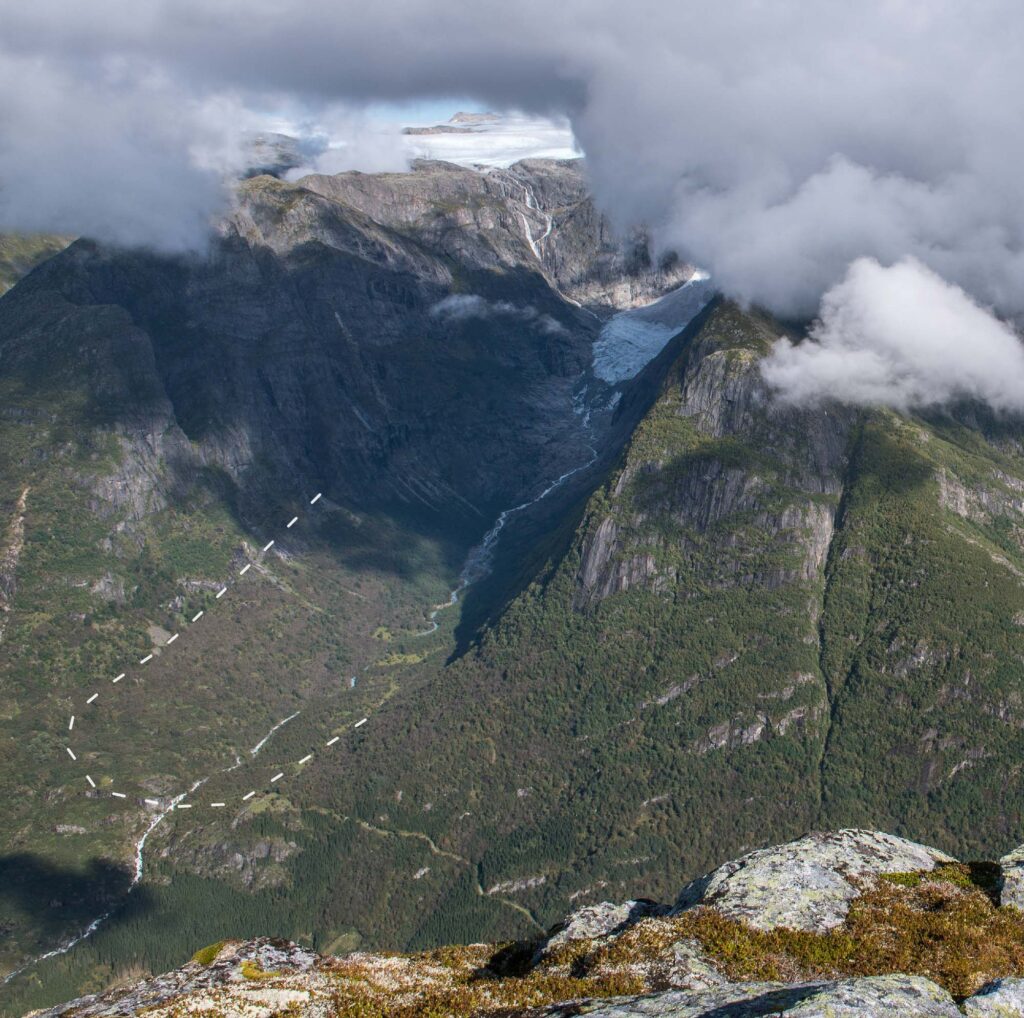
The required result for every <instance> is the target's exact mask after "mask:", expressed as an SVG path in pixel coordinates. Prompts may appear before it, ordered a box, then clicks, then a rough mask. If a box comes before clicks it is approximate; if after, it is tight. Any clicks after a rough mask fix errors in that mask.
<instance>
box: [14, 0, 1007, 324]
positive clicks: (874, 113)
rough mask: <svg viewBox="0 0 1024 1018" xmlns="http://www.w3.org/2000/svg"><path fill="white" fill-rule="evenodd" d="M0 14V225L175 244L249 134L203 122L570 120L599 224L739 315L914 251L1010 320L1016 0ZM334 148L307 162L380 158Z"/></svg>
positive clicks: (260, 4)
mask: <svg viewBox="0 0 1024 1018" xmlns="http://www.w3.org/2000/svg"><path fill="white" fill-rule="evenodd" d="M4 8H5V9H4V13H3V25H4V31H3V34H2V37H0V82H2V86H3V89H4V91H3V96H4V102H3V105H2V109H0V136H2V138H3V147H2V152H0V180H2V181H3V186H4V188H5V192H4V193H5V194H6V195H7V198H6V199H5V200H4V201H3V204H2V206H0V226H7V227H8V228H10V227H11V226H17V227H20V228H29V227H30V226H33V225H34V226H37V227H40V228H42V227H45V228H47V229H61V230H64V231H70V232H100V231H102V232H103V233H104V235H107V236H112V237H118V238H121V239H124V240H128V241H134V240H138V239H139V238H143V239H144V238H145V237H146V236H147V234H148V235H150V237H151V239H152V240H153V241H154V242H155V243H159V244H161V245H163V246H174V245H175V244H181V243H183V242H184V241H185V239H187V238H188V237H190V236H194V234H195V231H196V229H197V227H196V224H197V223H198V224H202V223H204V222H205V221H206V220H207V219H208V218H209V216H210V215H211V214H213V213H214V212H216V210H217V208H218V207H223V202H224V201H225V200H226V198H225V195H224V193H223V188H222V187H221V184H220V178H219V177H218V175H217V173H216V172H215V171H214V169H213V168H211V166H210V160H209V159H208V158H205V159H204V158H200V157H198V156H197V152H199V153H201V152H209V151H211V150H213V151H216V150H218V147H219V148H220V149H221V150H224V149H226V150H227V151H228V152H231V151H232V150H233V149H234V148H235V144H234V141H233V140H232V136H233V132H234V131H235V127H236V122H237V121H238V120H240V119H243V118H241V117H239V118H235V120H228V121H223V120H222V121H221V122H220V123H219V127H218V126H217V124H216V123H215V121H216V117H213V118H211V117H210V116H209V114H208V113H207V116H206V118H205V119H204V116H203V111H204V110H205V111H209V110H210V109H211V108H213V109H216V108H218V107H220V106H222V105H224V104H225V103H226V104H227V105H232V104H233V105H234V106H235V107H236V108H237V109H238V110H240V111H242V112H244V113H245V114H246V115H247V116H249V117H255V118H257V119H258V118H259V116H261V115H262V116H263V117H264V119H266V118H267V117H272V116H276V115H277V114H278V112H279V111H280V110H282V109H287V110H290V111H292V112H294V111H300V112H299V117H300V119H303V118H305V119H308V120H309V121H310V122H311V123H314V122H316V121H317V118H318V117H321V116H324V117H327V116H329V113H330V111H331V110H332V109H335V108H339V107H340V108H343V109H349V110H356V109H358V108H359V107H360V105H362V104H367V103H371V102H376V101H382V100H383V101H401V100H405V99H410V98H413V99H424V98H429V97H439V96H445V95H466V96H470V97H472V98H474V99H476V100H478V101H479V102H481V103H483V104H486V105H487V106H493V107H497V108H519V109H523V110H525V111H527V112H530V113H536V114H548V113H553V114H564V115H566V116H568V117H569V118H570V120H571V123H572V128H573V131H574V134H575V136H576V138H577V139H578V141H579V142H580V143H581V145H582V148H583V150H584V151H585V152H586V156H587V164H588V172H589V174H590V176H591V179H592V184H593V187H594V190H595V194H596V197H597V199H598V202H599V203H600V204H601V206H602V207H603V208H604V209H605V210H606V211H608V212H609V214H611V215H612V216H613V218H614V219H615V221H616V222H617V223H618V224H619V225H621V226H622V227H626V226H629V225H632V224H636V223H644V224H646V225H647V226H648V227H649V228H650V230H651V232H652V235H653V236H654V238H655V239H656V241H657V243H658V245H660V246H661V247H663V248H672V249H675V250H678V251H679V253H680V254H681V255H683V256H684V257H685V258H687V259H688V260H690V261H693V262H695V263H697V264H699V265H701V266H703V267H705V268H707V269H708V270H709V271H710V272H711V273H712V276H713V278H714V279H715V280H716V282H717V283H718V285H720V286H721V287H722V288H723V289H724V290H725V291H726V292H727V293H728V294H730V295H732V296H735V297H738V298H740V299H742V300H746V301H753V302H758V303H760V304H763V305H765V306H767V307H768V308H770V309H772V310H774V311H776V312H779V313H781V314H785V315H788V316H794V317H807V318H810V317H811V316H813V314H814V313H815V311H816V309H817V306H818V302H819V300H820V297H821V295H822V294H823V293H824V292H826V291H827V290H828V289H829V288H830V287H832V286H833V285H834V284H836V283H837V282H838V281H839V280H840V279H841V278H842V277H843V275H844V273H845V271H846V267H847V265H848V264H849V263H850V262H851V261H853V260H855V259H857V258H862V257H873V258H876V259H878V260H879V261H881V262H882V263H884V264H892V263H894V262H896V261H898V260H899V259H901V258H903V257H907V256H911V257H914V258H916V259H917V260H918V261H920V262H921V263H922V264H924V265H927V266H929V267H930V268H932V269H933V270H934V271H936V272H939V273H940V274H941V275H942V276H944V277H945V278H947V279H949V280H951V281H952V282H954V283H956V284H957V285H959V286H961V287H963V288H965V289H966V290H967V291H968V292H970V293H972V294H974V295H975V296H976V297H977V298H978V299H980V300H982V301H984V302H985V303H986V304H991V305H993V306H994V307H996V308H997V309H999V311H1000V312H1002V313H1008V314H1019V313H1024V175H1022V174H1021V173H1020V172H1019V167H1020V165H1021V164H1022V162H1024V118H1021V117H1020V116H1019V114H1018V111H1017V109H1016V104H1015V103H1014V102H1013V101H1012V98H1013V97H1014V96H1016V95H1019V94H1020V93H1021V92H1022V91H1024V62H1022V61H1021V60H1020V56H1019V54H1020V45H1019V39H1020V37H1021V34H1022V32H1024V7H1021V5H1020V4H1018V3H1015V2H1014V0H978V2H977V3H973V4H963V3H957V2H955V0H932V2H925V0H862V2H860V3H856V4H851V3H849V2H847V0H820V2H818V3H814V4H807V3H806V2H804V0H775V2H773V3H770V4H769V3H764V2H763V0H724V2H723V3H720V4H712V5H708V4H704V3H697V2H696V0H680V2H677V3H669V2H668V0H636V2H634V3H633V4H631V5H630V6H629V8H628V10H627V9H625V8H623V5H622V4H621V3H619V2H618V0H565V2H563V3H560V4H551V3H548V2H546V0H545V2H542V0H521V2H520V3H517V4H511V5H510V4H501V5H499V4H494V3H478V4H474V5H466V4H465V3H462V2H461V0H391V2H389V3H386V4H376V5H367V4H357V3H356V2H355V0H341V2H338V3H334V4H324V3H322V2H320V0H245V2H243V0H131V2H129V0H94V2H92V3H89V4H82V3H81V2H79V0H39V2H37V3H32V4H15V3H13V2H10V0H8V2H7V3H5V4H4ZM40 93H41V95H42V98H40ZM58 98H59V101H58ZM218 130H219V131H220V133H222V134H223V135H224V136H225V137H226V138H227V143H226V145H221V144H220V143H219V142H218V140H217V137H216V136H217V134H218ZM337 130H338V131H339V132H341V136H340V138H336V139H335V145H334V148H332V150H331V152H332V153H333V154H334V156H335V157H336V158H334V159H327V158H326V157H325V161H324V162H323V164H322V165H323V168H325V169H331V170H333V169H338V168H340V167H341V166H342V165H344V164H346V163H347V162H348V161H349V157H350V156H351V158H352V159H356V158H357V157H358V158H363V157H365V158H366V159H367V160H368V163H367V165H373V164H374V159H379V160H382V161H384V162H385V163H386V161H387V159H390V158H391V154H389V153H387V152H384V153H380V152H378V153H377V154H376V155H374V151H373V148H374V147H373V145H370V144H369V143H368V142H367V145H365V146H360V145H358V144H356V143H355V141H353V140H352V139H351V138H349V137H348V134H349V133H351V132H355V134H358V130H357V128H356V127H352V125H348V126H346V125H344V124H341V125H340V126H339V127H338V128H337ZM186 150H187V151H186ZM223 162H224V160H222V163H223ZM227 162H230V160H227ZM218 202H219V203H221V204H220V206H218Z"/></svg>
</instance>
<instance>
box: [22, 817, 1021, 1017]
mask: <svg viewBox="0 0 1024 1018" xmlns="http://www.w3.org/2000/svg"><path fill="white" fill-rule="evenodd" d="M1008 858H1010V863H1009V867H1008V868H1009V869H1012V866H1013V865H1014V863H1013V854H1011V856H1010V857H1008ZM1003 877H1004V871H1003V869H1001V868H1000V866H999V865H997V864H983V863H961V862H957V861H956V860H954V859H953V858H952V857H950V856H948V855H946V854H945V853H943V852H940V851H938V850H937V849H932V848H928V847H927V846H924V845H919V844H916V843H914V842H911V841H907V840H905V839H903V838H897V837H894V836H892V835H888V834H881V833H878V832H873V831H862V830H844V831H838V832H836V833H826V834H821V833H816V834H810V835H808V836H806V837H804V838H801V839H799V840H798V841H795V842H791V843H789V844H787V845H782V846H778V847H774V848H768V849H762V850H759V851H756V852H751V853H750V854H748V855H746V856H744V857H743V858H741V859H738V860H734V861H732V862H729V863H727V864H725V865H724V866H722V867H720V868H719V869H717V870H715V871H714V872H713V873H710V874H708V875H707V876H706V877H704V878H702V879H701V880H699V881H694V882H693V883H691V884H690V885H688V886H687V887H686V888H684V890H683V892H682V893H681V894H680V896H679V899H678V901H677V902H676V904H675V905H674V906H668V905H659V904H657V903H655V902H651V901H645V900H642V899H641V900H634V901H630V902H626V903H625V904H622V905H615V904H612V903H610V902H606V903H603V904H600V905H590V906H586V907H584V908H581V909H579V910H578V911H576V912H575V913H573V914H572V915H570V916H569V917H567V919H566V920H565V922H563V923H561V924H559V925H558V926H556V927H555V928H554V929H552V930H551V931H550V932H549V934H548V935H547V936H546V937H545V938H542V939H541V940H539V941H536V942H531V943H511V944H499V945H493V944H490V945H489V944H474V945H470V946H465V947H446V948H439V949H436V950H432V951H426V952H423V953H421V954H416V955H398V954H392V955H386V954H366V953H355V954H351V955H348V956H347V957H344V958H328V957H322V956H319V955H316V954H314V953H313V952H312V951H310V950H308V949H306V948H304V947H300V946H299V945H297V944H293V943H290V942H287V941H273V940H268V939H266V938H264V939H259V940H254V941H248V942H238V941H229V942H224V943H221V944H212V945H210V946H209V947H207V948H204V949H202V950H201V951H198V952H197V953H196V955H195V957H194V958H193V960H192V961H191V962H189V963H188V964H187V965H184V966H183V967H182V968H180V969H177V970H176V971H174V972H170V973H167V974H165V975H162V976H157V977H154V978H147V979H143V980H141V981H139V982H137V983H134V984H133V985H126V986H121V987H117V988H115V989H112V990H109V991H107V992H106V993H102V994H98V995H95V996H91V997H84V998H81V999H79V1000H76V1001H72V1002H71V1003H69V1004H65V1005H62V1006H60V1007H56V1008H52V1009H50V1010H48V1011H40V1012H33V1014H34V1015H36V1016H37V1018H107V1016H114V1015H134V1014H140V1013H145V1014H146V1015H148V1016H150V1018H174V1016H183V1015H191V1014H204V1015H218V1016H219V1015H225V1016H227V1015H230V1016H238V1018H270V1016H273V1015H290V1016H310V1018H312V1016H324V1018H326V1016H333V1015H338V1016H353V1018H355V1016H374V1018H414V1016H418V1015H423V1016H427V1015H429V1016H432V1018H441V1016H447V1015H451V1016H456V1015H458V1016H468V1015H481V1016H484V1015H494V1016H498V1015H501V1016H502V1018H511V1016H516V1015H518V1016H523V1018H543V1016H547V1018H570V1016H576V1015H582V1014H587V1015H591V1016H593V1018H641V1016H645V1018H662V1016H663V1018H756V1016H769V1015H785V1016H788V1018H845V1016H855V1015H857V1016H869V1018H870V1016H887V1015H892V1016H901V1018H958V1016H962V1015H964V1014H966V1015H968V1016H970V1018H982V1016H991V1018H994V1016H1000V1018H1009V1016H1024V979H1022V978H1020V977H1021V976H1024V913H1022V912H1021V911H1020V910H1019V909H1018V908H1017V907H1016V906H1015V905H1012V904H1010V905H1000V904H999V895H1000V891H1001V887H1002V882H1003Z"/></svg>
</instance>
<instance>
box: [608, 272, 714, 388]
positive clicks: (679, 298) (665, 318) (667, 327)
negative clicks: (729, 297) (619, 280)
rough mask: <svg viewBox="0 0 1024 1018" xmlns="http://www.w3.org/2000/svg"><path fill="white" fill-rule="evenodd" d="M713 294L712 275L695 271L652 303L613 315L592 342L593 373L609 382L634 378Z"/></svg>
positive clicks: (614, 382) (698, 311) (688, 322)
mask: <svg viewBox="0 0 1024 1018" xmlns="http://www.w3.org/2000/svg"><path fill="white" fill-rule="evenodd" d="M714 296H715V288H714V286H713V285H712V283H711V277H710V276H709V275H708V274H707V273H706V272H701V271H697V272H695V273H694V274H693V275H692V276H691V277H690V278H689V279H688V280H687V281H686V282H685V283H683V285H682V286H679V287H677V288H676V289H675V290H672V291H671V292H670V293H667V294H665V296H664V297H661V298H659V299H658V300H656V301H654V302H653V303H652V304H647V305H645V306H644V307H641V308H631V309H630V310H628V311H620V312H619V313H618V314H617V315H613V316H612V317H611V318H609V319H608V321H607V322H605V324H604V325H603V326H602V328H601V333H600V335H599V336H598V338H597V341H596V342H595V343H594V374H595V375H596V376H597V377H598V378H600V379H601V380H602V381H604V382H608V383H610V384H616V383H618V382H625V381H627V380H628V379H630V378H635V377H636V376H637V375H638V374H639V373H640V372H641V371H642V370H643V369H644V368H645V367H646V366H647V365H648V364H649V363H650V362H651V361H652V360H654V358H655V357H657V356H658V354H659V353H661V351H662V350H663V349H664V348H665V344H666V343H667V342H668V341H669V340H670V339H671V338H672V337H673V336H676V335H678V334H679V333H680V332H682V331H683V329H685V328H686V326H687V325H689V324H690V322H691V321H692V320H693V319H694V318H695V317H696V315H697V314H699V313H700V311H701V310H702V309H703V308H704V307H705V306H706V305H707V303H708V301H710V300H711V299H712V297H714Z"/></svg>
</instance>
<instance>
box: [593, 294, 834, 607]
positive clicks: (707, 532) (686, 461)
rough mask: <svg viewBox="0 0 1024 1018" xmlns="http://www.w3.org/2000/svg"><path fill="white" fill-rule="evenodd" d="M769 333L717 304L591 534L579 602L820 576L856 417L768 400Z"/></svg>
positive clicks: (772, 334) (767, 328) (638, 435)
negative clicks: (763, 360) (692, 579)
mask: <svg viewBox="0 0 1024 1018" xmlns="http://www.w3.org/2000/svg"><path fill="white" fill-rule="evenodd" d="M777 335H778V332H777V330H775V331H773V329H772V327H771V326H770V324H769V323H767V322H760V321H757V320H754V319H750V318H747V319H744V318H743V317H742V316H740V315H739V313H738V312H737V311H736V309H734V308H731V307H728V306H724V305H723V306H721V307H720V308H719V309H717V310H716V311H715V312H714V313H713V314H712V316H711V318H710V319H709V321H708V323H707V325H706V326H705V327H704V328H703V329H702V331H701V334H700V336H699V337H698V339H697V340H696V341H695V342H694V343H693V344H692V345H691V346H690V347H689V348H688V349H687V351H686V353H685V355H684V357H683V358H682V359H681V360H680V362H679V364H678V365H677V367H676V369H675V370H674V372H673V374H672V376H671V378H670V380H669V381H668V383H667V384H666V389H665V391H664V393H663V395H662V397H661V399H660V401H659V402H658V404H657V406H656V408H655V409H654V411H653V412H652V413H651V414H650V415H649V416H648V418H647V419H646V420H645V421H644V423H643V424H642V425H641V427H640V429H639V430H638V432H637V433H636V435H635V437H634V439H633V441H632V443H631V450H630V454H629V456H628V457H627V460H626V464H625V466H624V467H623V469H622V470H621V471H620V473H619V475H618V477H617V479H616V480H615V483H614V485H613V486H612V487H611V489H610V492H609V498H610V501H611V506H610V511H609V512H608V513H607V515H604V516H603V517H602V518H601V519H600V520H599V521H598V520H596V519H595V522H594V525H593V527H592V529H591V531H590V532H589V533H588V534H587V535H586V538H585V540H584V542H583V548H582V552H581V562H580V566H579V569H578V573H577V582H578V590H577V594H576V596H575V605H576V607H577V608H583V607H586V606H588V605H590V606H592V605H593V604H594V603H595V602H596V601H597V600H600V599H602V598H606V597H608V596H610V595H612V594H615V593H623V592H625V591H627V590H630V589H633V588H639V589H648V590H655V591H657V590H661V591H665V590H669V589H672V588H674V587H675V586H676V585H677V584H678V583H679V582H680V580H681V579H685V578H686V576H687V575H688V574H690V573H692V572H700V574H701V575H700V581H701V582H702V583H704V584H712V585H715V586H718V587H727V586H740V587H751V586H763V587H769V588H774V587H781V586H784V585H787V584H793V583H799V582H810V581H820V579H821V577H822V576H823V574H824V567H825V559H826V556H827V553H828V548H829V544H830V542H831V539H832V534H833V528H834V523H835V515H836V511H837V507H838V503H839V495H840V491H841V488H842V484H843V477H844V472H845V469H846V450H847V445H848V441H849V434H850V429H851V426H852V423H853V421H854V415H853V414H851V413H850V412H849V411H848V410H843V409H836V408H832V410H831V412H830V411H827V410H820V411H817V412H808V411H804V410H800V409H796V408H794V407H790V406H786V405H782V404H780V403H778V401H776V400H773V399H772V398H771V395H770V393H769V392H768V391H767V389H766V386H765V384H764V382H763V380H762V379H761V374H760V369H759V366H758V357H759V355H760V354H762V353H764V352H766V350H767V349H768V346H769V345H770V343H771V342H772V341H773V340H774V339H775V338H776V336H777ZM769 547H770V548H771V552H770V555H771V558H770V559H769V557H768V556H767V555H766V549H767V548H769Z"/></svg>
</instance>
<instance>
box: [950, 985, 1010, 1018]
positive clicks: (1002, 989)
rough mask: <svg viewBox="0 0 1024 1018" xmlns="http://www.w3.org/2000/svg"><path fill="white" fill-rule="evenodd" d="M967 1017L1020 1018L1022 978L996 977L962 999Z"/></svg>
mask: <svg viewBox="0 0 1024 1018" xmlns="http://www.w3.org/2000/svg"><path fill="white" fill-rule="evenodd" d="M964 1013H965V1014H966V1015H967V1018H1022V1016H1024V979H997V980H996V981H995V982H993V983H989V984H988V986H985V987H984V988H982V989H981V990H980V991H979V992H978V993H976V994H975V995H974V996H973V997H968V998H967V1000H965V1001H964Z"/></svg>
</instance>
